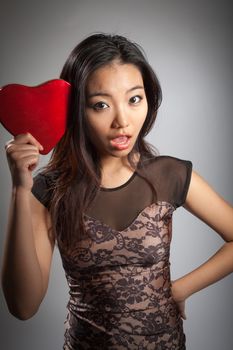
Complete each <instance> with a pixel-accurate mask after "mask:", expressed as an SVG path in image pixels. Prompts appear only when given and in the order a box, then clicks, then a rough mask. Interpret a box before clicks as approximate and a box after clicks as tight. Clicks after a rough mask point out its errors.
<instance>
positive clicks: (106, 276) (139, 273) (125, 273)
mask: <svg viewBox="0 0 233 350" xmlns="http://www.w3.org/2000/svg"><path fill="white" fill-rule="evenodd" d="M66 278H67V282H68V285H69V294H70V300H69V302H68V307H69V308H70V310H73V311H75V312H84V311H92V312H96V313H103V312H107V313H108V312H111V313H119V312H129V311H133V310H145V309H150V308H158V307H160V306H161V305H165V304H166V303H167V300H168V299H169V298H170V297H171V282H170V264H169V263H168V264H166V265H165V266H158V265H152V266H149V267H136V266H133V267H132V266H131V267H130V266H127V267H121V268H120V269H118V271H107V270H106V269H105V271H101V272H100V273H96V274H92V275H89V276H87V275H83V276H82V275H80V276H77V273H76V275H75V279H74V278H73V277H71V276H68V275H67V276H66Z"/></svg>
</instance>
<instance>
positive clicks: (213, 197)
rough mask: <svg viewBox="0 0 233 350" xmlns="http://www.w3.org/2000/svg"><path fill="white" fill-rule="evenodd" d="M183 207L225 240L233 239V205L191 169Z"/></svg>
mask: <svg viewBox="0 0 233 350" xmlns="http://www.w3.org/2000/svg"><path fill="white" fill-rule="evenodd" d="M183 207H184V208H185V209H186V210H188V211H189V212H190V213H192V214H193V215H195V216H197V217H198V218H199V219H201V220H202V221H203V222H205V223H206V224H207V225H209V226H210V227H211V228H213V229H214V230H215V231H216V232H217V233H218V234H219V235H220V236H221V237H222V238H223V239H224V240H225V241H232V240H233V207H232V205H231V204H230V203H228V202H227V201H226V200H225V199H224V198H223V197H222V196H221V195H220V194H219V193H217V192H216V191H215V189H214V188H213V187H212V186H211V185H210V184H209V183H208V182H207V181H206V180H205V179H204V178H203V177H202V176H201V175H200V174H198V173H197V172H196V171H194V170H192V174H191V180H190V185H189V189H188V193H187V196H186V201H185V203H184V205H183Z"/></svg>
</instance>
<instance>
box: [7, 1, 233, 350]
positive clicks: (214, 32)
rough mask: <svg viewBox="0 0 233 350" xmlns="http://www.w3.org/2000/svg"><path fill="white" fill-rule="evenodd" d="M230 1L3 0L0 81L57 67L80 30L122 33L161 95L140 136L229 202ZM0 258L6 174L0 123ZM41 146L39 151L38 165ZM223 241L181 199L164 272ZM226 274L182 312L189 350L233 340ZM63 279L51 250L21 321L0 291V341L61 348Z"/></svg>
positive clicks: (188, 264)
mask: <svg viewBox="0 0 233 350" xmlns="http://www.w3.org/2000/svg"><path fill="white" fill-rule="evenodd" d="M232 29H233V16H232V2H231V1H213V0H212V1H211V0H209V1H200V0H198V1H187V0H186V1H185V0H183V1H182V0H180V1H176V0H173V1H172V0H171V1H166V0H164V1H146V0H144V1H129V0H128V1H127V0H124V1H123V0H122V1H121V0H117V1H107V0H100V1H90V0H85V1H75V0H69V1H66V0H63V1H62V0H58V1H55V0H54V1H40V2H39V1H25V0H21V1H11V0H8V1H5V2H3V1H2V2H1V5H0V38H1V39H0V45H1V46H0V47H1V54H0V86H3V85H5V84H8V83H20V84H25V85H32V86H33V85H38V84H40V83H42V82H44V81H46V80H49V79H53V78H56V77H58V76H59V74H60V70H61V68H62V66H63V64H64V62H65V60H66V58H67V56H68V54H69V53H70V51H71V50H72V49H73V47H74V46H75V45H76V44H77V43H78V42H79V41H81V40H82V39H83V38H84V37H86V36H87V35H89V34H91V33H93V32H96V31H103V32H111V33H117V34H122V35H126V36H128V37H129V38H130V39H132V40H134V41H136V42H138V43H139V44H140V45H141V46H142V47H143V48H144V50H145V51H146V53H147V57H148V60H149V61H150V63H151V65H152V67H153V68H154V69H155V71H156V72H157V74H158V77H159V80H160V82H161V86H162V90H163V102H162V105H161V107H160V110H159V114H158V118H157V122H156V124H155V126H154V129H153V131H152V132H151V133H150V134H149V135H148V137H147V140H148V141H149V142H151V143H152V144H154V145H155V146H156V147H157V148H158V149H159V151H160V154H168V155H172V156H175V157H178V158H182V159H188V160H191V161H192V162H193V168H194V169H195V170H196V171H197V172H198V173H199V174H200V175H201V176H203V177H204V178H205V179H206V180H207V181H208V182H209V183H210V185H212V186H213V187H214V188H215V190H216V191H217V192H218V193H219V194H220V195H221V196H223V197H224V198H225V199H226V200H227V201H228V202H230V203H231V204H232V203H233V188H232V178H233V169H232V146H233V144H232V143H233V142H232V131H233V118H232V109H233V102H232V101H233V99H232V91H233V80H232V62H233V50H232V49H233V44H232ZM0 133H1V137H0V143H1V147H0V157H1V158H0V162H1V163H0V164H1V167H0V179H1V180H0V191H1V192H0V193H1V212H0V220H1V234H0V253H1V259H2V253H3V241H4V238H5V231H6V224H7V214H8V207H9V201H10V196H11V179H10V172H9V169H8V165H7V161H6V157H5V150H4V145H5V142H7V141H8V140H9V139H11V138H12V137H11V135H10V134H9V133H7V132H6V130H5V129H4V128H3V127H2V126H0ZM49 157H50V155H48V156H41V159H40V165H41V166H42V165H44V164H45V163H47V161H48V159H49ZM222 244H223V241H222V239H220V237H218V235H217V234H216V233H215V232H214V231H213V230H212V229H210V228H209V227H208V226H207V225H205V224H204V223H203V222H201V221H200V220H199V219H197V218H196V217H194V216H193V215H191V214H190V213H189V212H187V211H186V210H185V209H183V208H182V207H181V208H179V209H177V211H175V212H174V216H173V240H172V246H171V273H172V279H176V278H178V277H180V276H182V275H183V274H185V273H187V272H189V271H191V270H193V269H194V268H196V267H197V266H199V265H200V264H201V263H203V262H204V261H205V260H207V259H208V258H209V257H210V256H211V255H212V254H214V253H215V252H216V251H217V249H219V248H220V246H221V245H222ZM232 290H233V275H230V276H228V277H226V278H225V279H224V280H222V281H220V282H218V283H216V284H214V285H212V286H210V287H208V288H207V289H205V290H202V291H200V292H199V293H196V294H194V295H192V296H191V297H190V298H189V299H188V300H187V301H186V314H187V320H186V321H184V327H185V333H186V336H187V349H188V350H219V349H222V350H231V349H233V335H232V324H233V303H232ZM67 302H68V288H67V284H66V280H65V276H64V271H63V269H62V265H61V261H60V256H59V253H58V251H57V250H55V253H54V257H53V264H52V270H51V276H50V283H49V288H48V292H47V295H46V297H45V299H44V301H43V303H42V304H41V307H40V309H39V312H38V313H37V314H36V315H35V316H34V318H32V319H30V320H28V321H19V320H17V319H16V318H14V317H13V316H11V315H10V314H9V313H8V310H7V307H6V304H5V300H4V298H3V294H2V290H1V292H0V307H1V313H0V322H1V327H0V332H1V335H0V339H1V340H0V344H1V349H4V350H16V349H17V350H21V349H24V350H28V349H33V350H41V349H51V350H53V349H54V350H58V349H62V344H63V332H64V328H63V327H64V325H63V322H64V320H65V316H66V303H67Z"/></svg>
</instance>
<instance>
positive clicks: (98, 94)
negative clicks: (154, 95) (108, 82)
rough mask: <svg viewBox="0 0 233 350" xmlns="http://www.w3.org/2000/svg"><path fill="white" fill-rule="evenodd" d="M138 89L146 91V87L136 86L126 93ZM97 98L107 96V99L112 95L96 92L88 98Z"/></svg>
mask: <svg viewBox="0 0 233 350" xmlns="http://www.w3.org/2000/svg"><path fill="white" fill-rule="evenodd" d="M138 89H143V90H144V87H143V86H142V85H136V86H133V87H132V88H130V89H129V90H127V91H126V93H129V92H131V91H133V90H138ZM95 96H107V97H111V95H110V94H108V93H107V92H105V91H96V92H93V93H91V94H88V96H87V97H88V98H91V97H95Z"/></svg>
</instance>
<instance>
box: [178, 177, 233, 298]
mask: <svg viewBox="0 0 233 350" xmlns="http://www.w3.org/2000/svg"><path fill="white" fill-rule="evenodd" d="M184 208H185V209H187V210H188V211H189V212H190V213H192V214H193V215H195V216H196V217H198V218H199V219H200V220H202V221H203V222H205V223H206V224H207V225H208V226H210V227H211V228H212V229H213V230H215V231H216V232H217V233H218V234H219V235H220V236H221V237H222V238H223V240H224V241H225V243H224V244H223V246H222V247H221V248H220V249H219V250H218V251H217V252H216V253H215V254H214V255H213V256H212V257H211V258H210V259H208V260H207V261H206V262H205V263H203V264H202V265H201V266H200V267H198V268H197V269H195V270H194V271H192V272H190V273H188V274H186V275H185V276H183V277H181V278H179V279H177V280H176V281H173V282H172V293H173V296H174V299H175V300H176V301H177V302H178V303H179V302H180V303H181V304H182V302H184V300H185V299H187V298H188V297H189V296H191V295H192V294H194V293H196V292H198V291H200V290H201V289H203V288H205V287H207V286H209V285H211V284H213V283H215V282H217V281H219V280H220V279H222V278H223V277H225V276H227V275H228V274H230V273H231V272H233V207H232V206H231V205H230V204H229V203H227V202H226V201H225V200H224V199H223V198H222V197H221V196H220V195H219V194H217V193H216V192H215V191H214V190H213V189H212V188H211V187H210V185H209V184H208V183H207V182H206V181H205V180H204V179H203V178H202V177H201V176H200V175H198V174H197V173H196V172H195V171H192V176H191V181H190V186H189V191H188V194H187V197H186V202H185V204H184Z"/></svg>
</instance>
